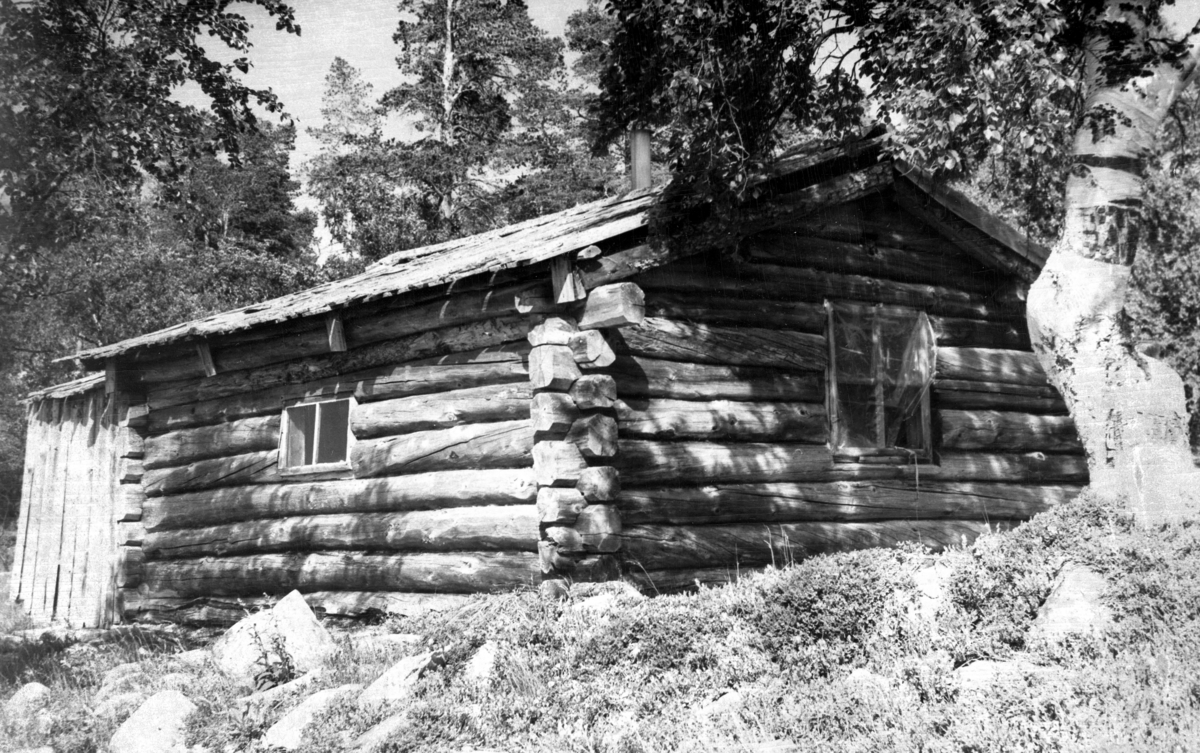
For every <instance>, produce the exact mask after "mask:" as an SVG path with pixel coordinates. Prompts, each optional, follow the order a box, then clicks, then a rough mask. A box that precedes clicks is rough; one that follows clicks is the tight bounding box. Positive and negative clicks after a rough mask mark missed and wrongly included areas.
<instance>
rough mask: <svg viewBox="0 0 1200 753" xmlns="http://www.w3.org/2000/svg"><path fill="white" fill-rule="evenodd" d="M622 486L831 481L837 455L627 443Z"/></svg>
mask: <svg viewBox="0 0 1200 753" xmlns="http://www.w3.org/2000/svg"><path fill="white" fill-rule="evenodd" d="M614 464H615V465H616V466H617V468H618V470H619V471H620V473H621V486H623V487H626V488H630V487H637V486H669V485H678V484H680V483H688V484H693V483H694V484H696V485H702V484H706V483H716V482H725V483H739V482H745V483H755V482H760V481H768V480H773V481H809V480H812V481H826V480H829V479H830V477H831V476H832V475H833V473H834V468H833V455H832V454H831V453H830V451H829V448H828V447H823V446H820V445H805V444H794V445H782V444H769V443H765V442H741V443H732V444H731V443H716V442H690V441H689V442H659V441H646V440H637V439H622V440H621V441H620V452H619V454H618V455H617V459H616V461H615V463H614Z"/></svg>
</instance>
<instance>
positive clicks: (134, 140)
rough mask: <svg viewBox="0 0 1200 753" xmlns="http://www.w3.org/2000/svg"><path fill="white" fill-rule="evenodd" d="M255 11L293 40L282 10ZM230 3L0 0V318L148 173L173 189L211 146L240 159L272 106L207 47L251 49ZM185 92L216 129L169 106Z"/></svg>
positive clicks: (131, 196) (288, 16)
mask: <svg viewBox="0 0 1200 753" xmlns="http://www.w3.org/2000/svg"><path fill="white" fill-rule="evenodd" d="M255 4H257V5H259V6H261V7H262V8H263V9H264V10H266V11H267V13H268V14H269V15H270V16H272V17H274V18H276V19H277V27H278V28H280V29H283V30H285V31H288V32H291V33H296V34H298V33H299V32H300V29H299V27H298V26H297V25H296V24H295V21H294V17H293V12H292V9H291V8H290V7H289V6H288V5H287V4H286V3H284V2H281V0H255ZM227 6H228V3H226V2H221V1H219V0H198V1H197V2H188V3H177V2H173V1H172V0H149V1H144V2H116V3H112V2H99V0H83V1H81V2H69V1H68V0H39V1H37V2H15V0H0V155H3V157H2V158H0V191H2V192H3V193H4V194H5V195H6V197H7V199H6V201H5V203H4V207H3V208H2V209H0V247H3V248H4V252H3V256H0V280H3V282H0V307H2V308H3V309H8V308H9V307H11V306H13V305H14V304H15V303H16V302H18V301H20V300H23V299H24V298H25V297H26V296H28V295H31V294H36V292H37V291H38V290H40V289H42V287H44V285H45V284H46V283H47V282H48V280H49V278H51V277H53V275H54V273H55V269H54V261H55V260H56V256H55V255H54V254H53V253H51V254H50V255H47V252H53V251H55V250H58V249H62V248H63V247H64V246H65V245H67V244H69V243H71V242H72V241H75V240H78V239H79V238H81V237H83V236H84V235H86V234H87V232H88V230H89V229H90V228H91V227H94V226H95V223H96V220H97V219H102V220H103V219H104V218H111V217H114V216H119V215H120V214H121V213H122V210H123V209H124V208H125V207H127V206H128V205H129V203H130V202H131V201H135V200H136V194H135V192H136V188H137V186H139V185H140V184H141V183H142V180H143V176H144V175H146V174H149V175H151V176H155V177H157V178H159V179H162V180H170V179H171V178H173V177H174V176H176V175H178V174H179V173H180V172H181V171H182V170H183V169H184V167H185V166H186V164H187V161H188V160H189V159H193V158H195V157H197V156H198V155H199V154H200V153H202V151H203V150H204V148H205V146H206V145H207V146H208V148H209V149H210V150H212V149H214V148H215V147H216V146H218V145H219V146H220V147H222V148H223V149H224V150H225V151H227V152H229V153H230V154H234V155H236V153H237V138H236V137H237V134H238V132H239V131H240V130H241V129H242V128H243V127H244V126H245V125H246V124H253V123H254V122H255V120H256V118H255V116H254V113H253V111H252V106H253V105H255V104H257V105H260V106H262V107H265V108H266V109H267V110H268V111H278V110H279V109H280V104H279V102H278V100H277V99H276V98H275V96H274V95H273V94H272V93H271V92H270V91H269V90H256V89H251V88H249V87H247V86H246V85H245V84H243V83H242V82H241V79H240V77H239V75H240V74H241V73H245V72H246V71H247V70H248V68H249V61H248V60H247V59H246V58H245V57H238V58H237V59H235V60H234V61H233V62H231V63H228V64H225V63H220V62H218V61H217V60H215V59H214V57H213V56H212V55H211V54H210V53H209V52H208V51H206V49H205V47H204V46H203V44H202V43H201V40H202V39H204V38H205V37H208V38H212V39H214V40H215V41H217V42H219V43H221V44H223V45H224V46H226V47H228V48H229V49H231V50H233V51H234V52H236V53H245V52H246V51H247V50H248V49H249V46H250V44H249V41H248V38H247V32H248V30H249V25H248V23H247V22H246V20H245V18H244V17H243V16H241V15H239V14H237V13H234V12H230V11H229V10H228V7H227ZM188 82H192V83H195V84H197V85H199V87H200V88H201V90H202V91H203V92H204V93H205V94H207V95H208V96H209V97H210V98H211V100H212V112H213V114H214V115H215V116H216V128H215V129H211V128H209V126H208V124H207V123H206V122H205V120H204V119H203V118H202V117H201V116H200V113H199V112H197V111H196V110H195V109H193V108H190V107H188V106H185V105H182V104H180V103H179V102H177V101H176V100H174V99H173V98H172V93H173V92H174V90H175V89H176V88H177V87H179V86H181V85H183V84H184V83H188Z"/></svg>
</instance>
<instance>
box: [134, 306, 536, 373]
mask: <svg viewBox="0 0 1200 753" xmlns="http://www.w3.org/2000/svg"><path fill="white" fill-rule="evenodd" d="M530 291H537V292H539V293H544V294H545V295H549V286H548V285H545V284H544V283H531V282H524V283H518V284H516V285H507V286H504V285H502V286H499V287H497V288H494V289H484V290H467V291H465V292H456V293H453V294H450V295H446V296H444V297H438V298H435V299H433V300H428V301H423V302H420V303H416V304H415V305H410V306H403V307H388V308H385V309H384V310H382V311H371V307H365V308H366V310H365V311H364V312H362V313H359V312H354V311H345V312H343V317H342V332H343V338H344V340H345V344H346V345H347V346H348V348H349V349H356V348H363V347H365V346H368V345H375V344H378V343H384V342H388V341H392V340H404V339H405V338H411V337H413V336H416V335H420V334H422V333H428V332H432V331H439V330H440V331H446V330H447V328H457V327H463V326H464V325H467V326H468V328H469V325H471V324H474V323H477V322H480V321H484V320H488V319H495V318H497V317H512V316H515V315H517V314H518V313H519V312H518V310H517V300H518V297H521V296H522V294H523V293H529V292H530ZM524 299H526V300H534V299H535V297H531V296H529V295H525V296H524ZM541 310H547V311H548V310H550V307H549V305H548V304H547V305H545V306H539V307H535V308H534V309H533V310H532V311H531V313H537V312H538V311H541ZM329 338H330V335H329V327H328V324H327V321H326V320H325V319H324V318H311V319H302V320H299V321H296V322H292V323H290V324H286V325H275V326H274V327H273V328H270V329H268V330H264V331H261V332H249V333H243V334H241V335H240V336H239V335H237V334H230V335H226V336H225V337H224V338H223V339H221V340H214V341H210V342H209V348H210V351H211V356H210V357H211V359H212V363H213V365H214V367H215V370H216V371H217V372H221V373H224V372H230V371H244V370H249V369H259V368H262V367H264V366H269V365H271V364H276V363H287V362H294V361H297V360H299V359H302V358H309V357H313V356H321V355H324V354H326V353H329V352H330V350H331V348H330V339H329ZM135 364H136V368H135V369H134V370H133V373H134V374H135V375H136V379H137V381H138V382H140V383H142V384H145V385H149V384H157V383H161V382H170V381H175V380H180V379H189V378H194V377H197V376H203V375H205V372H204V371H203V369H201V368H200V366H199V362H198V361H197V360H196V356H195V351H194V349H193V350H192V352H190V353H188V352H187V351H186V350H184V351H183V352H179V353H178V354H176V353H175V352H174V349H168V350H167V351H166V352H163V353H162V355H161V356H160V357H158V358H154V354H153V353H151V355H150V357H149V358H145V357H143V358H142V359H140V360H138V361H136V362H135Z"/></svg>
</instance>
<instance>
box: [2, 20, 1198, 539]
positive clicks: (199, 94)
mask: <svg viewBox="0 0 1200 753" xmlns="http://www.w3.org/2000/svg"><path fill="white" fill-rule="evenodd" d="M249 5H253V6H256V7H254V8H251V9H250V10H251V11H252V12H247V11H246V10H245V8H246V7H247V6H249ZM239 8H241V9H242V10H241V11H239ZM396 10H397V13H396V16H395V19H396V20H395V22H394V26H393V29H394V35H393V44H394V49H393V54H394V56H395V66H396V74H397V75H396V79H395V80H396V82H397V83H396V84H395V85H393V86H390V87H387V88H377V87H374V86H372V84H371V83H370V82H369V81H368V79H367V77H366V76H364V74H363V72H362V71H360V70H358V69H356V68H355V67H354V66H353V65H351V64H350V63H349V62H347V61H346V60H344V59H342V58H337V59H335V60H334V62H333V64H332V66H331V67H330V69H329V70H328V71H327V72H326V74H325V79H324V82H323V88H322V92H323V97H322V107H321V117H320V122H319V123H315V124H313V125H310V126H307V127H305V128H304V129H303V130H300V129H298V128H297V126H296V125H295V124H294V123H292V122H291V121H290V120H289V119H288V118H287V117H286V112H287V109H288V107H289V103H288V102H287V101H286V100H281V99H280V98H279V97H278V96H276V95H275V94H274V93H273V92H271V91H268V90H265V89H263V88H261V87H258V88H256V87H255V86H251V85H249V84H247V83H245V82H246V81H247V80H249V77H248V76H247V73H248V72H249V70H250V66H251V62H252V61H253V60H254V59H255V52H254V50H252V49H251V47H250V39H251V24H250V22H249V21H247V18H254V19H256V21H257V22H258V23H259V25H260V26H261V25H262V23H263V22H264V21H265V22H266V24H267V25H268V27H269V26H270V25H274V26H275V27H276V30H275V31H274V32H270V33H272V34H279V35H300V34H301V28H300V25H299V23H298V22H297V20H296V16H295V14H294V12H293V10H292V9H291V8H290V7H289V6H288V5H287V4H285V3H282V2H279V1H278V0H257V1H256V2H254V3H252V4H235V5H233V6H230V7H229V8H227V9H226V8H225V7H224V6H223V4H222V3H220V2H216V1H215V0H212V1H205V0H193V2H189V3H185V4H178V3H171V2H155V1H148V2H121V0H75V1H74V2H66V1H60V2H42V3H29V2H20V3H18V2H14V0H0V521H3V520H6V519H7V520H10V521H11V520H12V519H13V518H15V515H16V511H17V508H18V504H19V495H20V485H21V474H22V465H23V459H24V428H25V409H24V405H23V403H22V402H21V400H22V398H23V397H24V395H25V394H27V393H28V392H29V391H31V390H33V389H37V388H40V387H44V386H47V385H50V384H53V383H56V382H60V381H63V380H66V379H69V378H72V377H74V376H78V375H79V374H78V372H77V371H75V368H74V366H73V364H72V363H71V362H70V361H65V362H60V361H56V360H55V359H58V358H61V357H63V356H68V355H70V354H71V353H72V352H74V351H76V350H79V349H82V348H86V347H91V346H94V345H99V344H103V343H107V342H112V341H115V340H119V339H123V338H126V337H130V336H133V335H136V334H140V333H143V332H147V331H151V330H154V329H158V328H160V327H164V326H168V325H171V324H174V323H177V322H180V321H186V320H189V319H193V318H197V317H200V316H204V315H206V314H208V313H212V312H215V311H219V310H224V309H229V308H234V307H237V306H242V305H247V304H250V303H254V302H258V301H262V300H265V299H268V298H271V297H275V296H278V295H283V294H286V293H289V292H292V291H295V290H300V289H304V288H307V287H310V286H312V285H315V284H318V283H320V282H322V281H325V280H328V279H333V278H337V277H341V276H345V275H348V274H353V273H355V272H356V271H359V270H361V269H362V268H363V267H364V266H365V265H366V264H368V263H370V262H371V261H373V260H375V259H378V258H380V257H381V256H383V255H386V254H389V253H393V252H395V251H400V250H404V249H406V248H413V247H419V246H423V245H427V244H429V243H435V242H439V241H442V240H447V239H450V238H455V237H461V236H464V235H469V234H472V233H477V232H482V231H485V230H488V229H491V228H494V227H500V226H503V225H506V224H510V223H512V222H517V221H520V220H523V219H527V218H530V217H534V216H537V215H540V214H545V213H548V212H553V211H557V210H559V209H563V208H566V207H569V206H572V205H574V204H576V203H580V202H584V201H591V200H594V199H598V198H602V197H605V196H611V195H614V194H615V193H619V192H620V191H621V190H623V187H624V176H623V166H622V162H623V160H622V154H621V148H620V143H619V139H616V138H614V135H613V134H612V133H606V132H605V123H604V119H603V114H604V111H603V108H601V107H598V106H597V102H598V100H597V98H598V97H600V96H602V94H603V92H604V91H605V88H606V87H608V88H610V89H611V87H612V86H614V85H615V84H614V82H612V81H605V80H603V74H604V70H605V63H606V60H605V55H606V51H607V50H608V49H609V47H608V45H609V42H610V41H611V39H612V37H613V34H614V31H615V28H614V21H613V19H612V17H611V16H609V15H607V14H606V13H605V11H604V6H603V4H602V3H601V2H599V1H598V0H589V3H588V4H587V5H586V7H581V8H580V9H579V10H577V11H575V12H574V13H572V14H571V15H570V17H569V18H568V19H567V21H566V24H565V33H564V37H565V38H560V37H556V36H552V35H551V34H550V33H548V32H546V31H545V30H544V29H542V28H541V27H539V26H537V25H535V24H534V23H533V21H532V20H531V18H530V13H529V8H528V7H527V6H526V4H525V3H523V2H520V1H519V0H509V1H508V2H499V1H498V0H428V1H427V2H426V1H422V0H400V2H398V3H397V4H396ZM243 14H245V16H243ZM448 14H449V17H450V18H451V19H452V20H453V24H452V25H453V28H454V29H455V33H454V34H453V35H452V36H451V37H447V35H446V33H445V29H446V28H447V26H448V24H447V18H448ZM255 33H258V34H261V33H262V32H261V31H259V32H255ZM697 43H699V42H698V41H697ZM209 48H211V52H210V49H209ZM825 54H826V56H827V57H829V58H830V59H832V58H833V57H834V56H836V55H837V54H838V53H837V51H836V50H832V51H828V52H827V53H825ZM830 80H831V81H832V82H833V83H834V84H836V85H842V86H845V85H853V84H854V82H853V81H846V80H841V82H840V84H838V83H837V82H838V79H835V78H830ZM1042 84H1043V85H1044V91H1041V92H1039V94H1038V96H1037V97H1035V98H1033V100H1032V101H1034V102H1035V103H1040V104H1039V105H1038V106H1035V107H1032V108H1029V111H1028V112H1026V113H1022V115H1023V120H1022V118H1015V119H1013V122H1016V123H1023V125H1020V126H1018V127H1014V128H1012V129H1011V131H1009V132H1006V133H998V134H989V135H988V138H987V139H986V142H987V143H988V144H989V146H988V148H987V149H985V150H984V151H983V152H982V153H981V154H980V155H979V156H978V158H977V159H973V160H969V161H968V160H963V161H962V162H961V163H958V162H957V161H956V159H954V157H953V155H952V154H947V153H946V152H945V151H944V150H941V151H939V150H938V149H937V143H936V140H937V139H936V134H935V137H934V138H932V140H931V143H930V144H929V147H930V148H929V149H928V150H925V151H922V150H921V149H920V148H918V149H916V150H915V151H913V152H910V153H909V154H908V156H909V157H916V158H917V159H918V160H920V159H921V158H922V157H924V158H925V162H926V166H927V167H931V168H935V169H938V170H940V171H941V172H942V173H943V174H944V175H946V177H947V179H953V180H955V181H956V182H957V184H958V185H959V186H960V187H962V188H964V189H965V190H967V191H968V192H969V193H970V194H971V195H972V196H974V198H976V199H977V200H978V201H980V202H981V203H983V204H985V205H986V206H988V207H989V208H990V209H992V210H993V211H995V212H997V213H999V214H1001V215H1002V216H1004V217H1006V218H1007V219H1008V220H1009V221H1010V222H1012V223H1013V224H1014V225H1015V226H1017V227H1019V228H1020V229H1022V230H1023V231H1024V232H1026V233H1028V234H1030V235H1031V236H1033V237H1035V238H1036V239H1038V240H1040V241H1042V242H1044V243H1047V244H1049V243H1052V242H1053V240H1054V239H1055V238H1056V237H1057V234H1058V231H1059V225H1058V223H1059V222H1061V217H1062V211H1061V207H1062V196H1063V185H1064V181H1065V179H1066V172H1067V157H1068V154H1069V148H1068V147H1069V138H1070V134H1071V132H1072V131H1071V128H1070V127H1069V124H1070V119H1071V118H1072V117H1073V115H1074V114H1075V112H1076V111H1077V108H1078V105H1077V102H1078V100H1079V98H1080V96H1081V94H1080V92H1079V91H1078V90H1075V89H1073V88H1071V87H1070V86H1064V85H1063V84H1062V82H1055V81H1051V80H1045V81H1043V82H1042ZM310 85H311V86H313V87H315V86H316V82H315V81H314V82H310ZM947 96H948V98H951V99H953V98H955V97H967V98H970V97H971V96H972V93H971V92H948V93H947ZM866 100H867V101H866V102H865V103H864V104H863V105H862V106H861V107H860V108H859V110H857V111H856V112H853V113H841V116H842V119H843V120H845V119H846V118H847V117H849V118H850V119H857V120H859V121H861V125H862V126H863V127H866V126H868V125H870V120H871V115H872V108H871V105H870V103H869V96H867V97H866ZM1004 104H1005V103H1003V102H999V103H997V106H1001V107H1003V106H1004ZM197 105H202V106H197ZM1073 108H1075V109H1073ZM794 109H795V108H791V109H788V110H781V111H780V112H781V114H780V116H779V117H778V118H776V119H775V120H774V121H773V122H772V126H771V127H772V129H773V131H774V133H773V139H772V149H773V150H774V151H775V153H778V152H781V151H784V150H787V149H792V148H797V147H803V146H804V145H813V144H816V143H818V142H820V141H821V139H822V137H825V136H828V134H829V133H831V132H832V130H833V129H829V128H825V127H823V124H822V123H820V122H816V121H812V120H806V119H805V118H803V117H794V116H792V115H790V114H789V113H790V112H793V111H794ZM281 116H283V117H281ZM948 120H949V122H950V123H952V122H953V118H952V117H950V118H949V119H948ZM1198 127H1200V98H1198V97H1197V95H1196V93H1195V91H1194V90H1193V91H1191V92H1189V93H1188V94H1186V95H1185V96H1183V97H1182V98H1181V99H1180V100H1179V101H1178V102H1177V104H1176V105H1175V107H1174V109H1173V112H1172V117H1171V119H1170V121H1169V123H1168V127H1167V128H1166V130H1165V132H1164V133H1163V134H1162V137H1161V139H1160V141H1159V143H1158V144H1157V145H1156V148H1155V151H1154V155H1153V158H1152V159H1151V160H1150V161H1149V162H1148V166H1147V171H1148V179H1149V188H1150V190H1149V192H1148V202H1147V204H1146V207H1145V218H1146V221H1145V225H1144V228H1143V233H1142V235H1141V237H1140V240H1139V253H1138V256H1137V259H1138V261H1137V267H1136V272H1135V280H1136V282H1137V287H1136V293H1135V296H1134V299H1133V301H1132V303H1131V304H1130V305H1129V307H1128V311H1129V313H1130V317H1129V327H1130V328H1131V329H1132V330H1133V331H1134V333H1135V335H1136V337H1137V338H1138V339H1139V340H1141V341H1142V342H1143V343H1144V345H1145V347H1146V348H1147V349H1148V351H1151V352H1154V353H1159V354H1161V355H1162V356H1164V357H1165V358H1166V359H1167V360H1168V361H1169V362H1170V363H1172V365H1173V366H1175V368H1177V369H1178V370H1179V371H1180V372H1181V374H1183V376H1184V378H1185V381H1186V382H1187V384H1188V385H1189V388H1190V390H1191V393H1190V403H1189V407H1190V408H1191V409H1192V415H1193V421H1192V430H1193V434H1192V437H1193V444H1195V440H1196V439H1197V437H1198V435H1200V421H1198V420H1197V410H1196V395H1197V394H1200V331H1198V330H1200V328H1198V327H1197V322H1198V321H1200V255H1198V254H1197V253H1195V249H1196V248H1197V246H1198V245H1200V140H1198V139H1197V134H1196V130H1197V128H1198ZM663 136H664V138H662V139H660V140H659V142H658V143H659V146H658V147H657V149H658V153H657V154H656V158H657V159H658V160H659V162H660V163H661V164H663V165H666V164H673V166H674V167H675V168H676V171H677V174H678V171H680V170H684V171H686V169H687V166H686V165H680V164H678V160H677V158H678V155H679V154H680V153H681V152H682V151H683V146H684V145H685V143H686V139H682V140H681V137H680V135H679V134H678V133H666V134H663ZM298 139H304V140H305V142H306V144H307V145H309V146H308V147H307V149H311V154H306V155H305V156H304V157H303V158H301V159H296V158H295V157H294V152H295V149H296V143H297V140H298ZM307 149H306V151H307ZM934 160H936V161H934ZM968 162H969V169H968ZM301 204H303V205H304V206H305V207H307V208H301V206H300V205H301ZM318 228H321V229H320V230H318ZM325 233H328V236H329V239H332V240H333V241H334V242H335V244H336V247H337V249H338V250H337V252H336V253H332V254H331V253H324V254H322V253H319V252H320V248H319V246H320V245H321V244H319V243H318V238H324V237H325V236H324V234H325ZM327 240H328V239H326V241H327Z"/></svg>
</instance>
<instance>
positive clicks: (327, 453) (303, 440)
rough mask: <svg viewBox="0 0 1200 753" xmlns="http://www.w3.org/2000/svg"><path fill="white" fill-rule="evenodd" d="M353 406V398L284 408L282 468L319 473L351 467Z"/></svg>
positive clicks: (280, 439)
mask: <svg viewBox="0 0 1200 753" xmlns="http://www.w3.org/2000/svg"><path fill="white" fill-rule="evenodd" d="M350 403H351V401H350V400H349V399H346V400H328V401H325V402H321V403H305V404H302V405H293V406H292V407H290V408H284V410H283V427H282V432H281V433H280V437H279V467H280V469H281V470H283V471H293V472H319V471H325V470H337V469H344V468H349V460H350V437H351V435H350Z"/></svg>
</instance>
